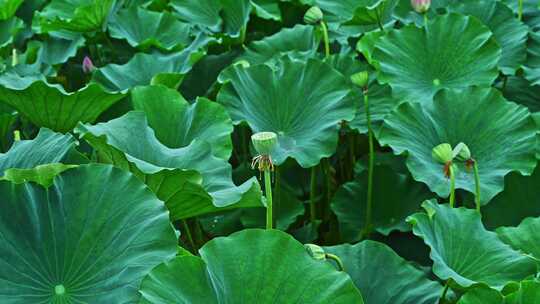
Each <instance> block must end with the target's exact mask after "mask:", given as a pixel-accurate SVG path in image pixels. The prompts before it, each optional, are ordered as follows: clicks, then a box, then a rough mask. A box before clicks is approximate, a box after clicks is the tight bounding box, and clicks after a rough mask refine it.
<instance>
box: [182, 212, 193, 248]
mask: <svg viewBox="0 0 540 304" xmlns="http://www.w3.org/2000/svg"><path fill="white" fill-rule="evenodd" d="M182 226H184V232H185V233H186V238H187V240H188V242H189V245H190V246H191V248H192V249H193V251H192V252H195V251H197V247H196V246H195V242H194V241H193V236H192V235H191V229H189V225H188V223H187V220H185V219H184V220H182Z"/></svg>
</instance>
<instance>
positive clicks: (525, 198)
mask: <svg viewBox="0 0 540 304" xmlns="http://www.w3.org/2000/svg"><path fill="white" fill-rule="evenodd" d="M538 185H540V167H538V166H537V167H536V169H535V170H534V172H533V174H532V175H531V176H522V175H519V174H517V173H512V174H509V175H508V177H506V178H505V181H504V191H502V192H501V193H499V194H497V195H496V196H495V197H494V198H493V199H492V200H491V201H490V202H489V204H488V205H487V206H484V207H483V208H482V221H483V222H484V224H485V225H486V227H487V228H488V229H493V228H497V227H500V226H517V225H519V223H521V221H522V220H523V219H525V218H527V217H531V216H532V217H537V216H540V192H539V191H538Z"/></svg>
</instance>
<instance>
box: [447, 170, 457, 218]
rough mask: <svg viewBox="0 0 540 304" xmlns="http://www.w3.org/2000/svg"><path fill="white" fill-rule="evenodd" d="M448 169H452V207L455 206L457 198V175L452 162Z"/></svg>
mask: <svg viewBox="0 0 540 304" xmlns="http://www.w3.org/2000/svg"><path fill="white" fill-rule="evenodd" d="M448 170H449V171H450V207H451V208H454V201H455V200H456V193H455V192H456V175H455V172H454V168H453V167H452V165H451V164H450V167H449V168H448Z"/></svg>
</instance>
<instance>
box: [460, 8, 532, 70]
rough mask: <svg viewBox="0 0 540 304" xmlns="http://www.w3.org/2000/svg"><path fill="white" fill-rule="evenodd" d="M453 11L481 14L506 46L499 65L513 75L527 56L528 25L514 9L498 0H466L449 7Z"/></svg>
mask: <svg viewBox="0 0 540 304" xmlns="http://www.w3.org/2000/svg"><path fill="white" fill-rule="evenodd" d="M449 9H450V10H451V11H454V12H458V13H461V14H464V15H470V16H474V17H476V18H478V19H479V20H480V21H482V23H483V24H484V25H486V26H487V27H488V28H489V29H490V30H491V32H493V36H494V37H495V39H496V40H497V42H498V43H499V45H500V46H501V49H502V53H501V60H500V61H499V68H500V69H501V71H502V72H503V73H505V74H508V75H512V74H514V73H515V72H516V70H517V69H518V68H519V67H520V66H521V64H523V63H524V62H525V59H526V57H527V45H526V42H527V34H528V28H527V26H526V25H525V24H523V23H521V22H520V21H519V20H517V19H516V17H515V16H514V12H512V10H511V9H510V8H509V7H508V6H506V5H504V4H503V3H501V2H498V1H491V0H481V1H478V0H466V1H460V2H456V4H455V5H451V6H450V7H449Z"/></svg>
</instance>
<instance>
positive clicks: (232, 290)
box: [139, 229, 364, 304]
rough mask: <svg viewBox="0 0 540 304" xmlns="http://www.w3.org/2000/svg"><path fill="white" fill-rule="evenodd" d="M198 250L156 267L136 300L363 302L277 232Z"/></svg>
mask: <svg viewBox="0 0 540 304" xmlns="http://www.w3.org/2000/svg"><path fill="white" fill-rule="evenodd" d="M199 253H200V255H201V257H200V258H199V257H195V256H184V257H177V258H175V259H173V260H171V261H169V262H165V263H163V264H161V265H159V266H158V267H156V268H154V270H152V272H150V274H149V275H148V276H147V277H146V278H145V279H144V280H143V282H142V284H141V288H140V291H139V292H140V293H141V295H142V299H141V302H140V303H141V304H142V303H171V304H176V303H208V304H211V303H241V302H243V301H253V302H256V303H261V304H265V303H314V304H315V303H336V304H337V303H359V304H362V303H364V302H363V301H362V296H361V295H360V293H359V291H358V290H357V289H356V288H355V287H354V284H353V282H352V281H351V279H350V278H349V276H348V275H347V274H346V273H344V272H340V271H337V270H336V268H335V267H334V266H333V265H331V264H330V263H328V262H326V261H321V260H316V259H314V258H312V257H311V256H310V255H309V254H308V253H307V251H306V249H305V248H304V246H303V245H302V244H301V243H299V242H298V241H296V240H295V239H294V238H292V237H291V236H290V235H288V234H286V233H284V232H281V231H278V230H270V231H265V230H260V229H248V230H243V231H240V232H237V233H234V234H232V235H231V236H229V237H220V238H215V239H213V240H211V241H209V242H208V243H206V244H205V245H204V246H203V247H202V248H201V249H200V250H199ZM270 274H271V275H270ZM215 282H219V284H215Z"/></svg>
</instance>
